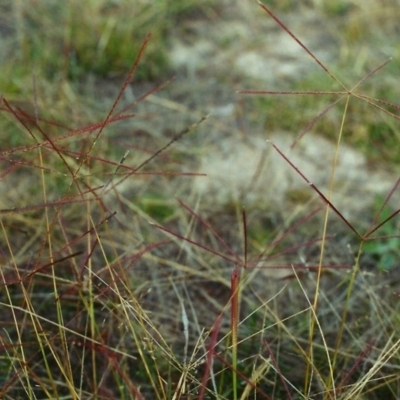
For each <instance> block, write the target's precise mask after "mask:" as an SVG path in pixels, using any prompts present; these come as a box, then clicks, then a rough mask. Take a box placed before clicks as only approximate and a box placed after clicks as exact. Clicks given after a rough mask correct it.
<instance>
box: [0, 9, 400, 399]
mask: <svg viewBox="0 0 400 400" xmlns="http://www.w3.org/2000/svg"><path fill="white" fill-rule="evenodd" d="M13 4H14V3H13ZM32 4H33V3H32ZM138 4H140V7H141V8H140V9H138V11H137V12H138V14H137V15H136V14H135V21H136V22H137V25H136V26H135V25H134V24H132V23H131V21H130V20H129V19H128V18H125V15H126V14H127V13H128V11H129V4H127V3H124V2H113V3H112V2H106V1H99V2H89V1H88V2H83V3H82V2H70V3H65V4H64V3H60V4H57V5H54V4H53V3H51V2H43V3H39V4H37V8H33V9H28V8H27V7H28V6H27V5H25V3H22V2H15V5H12V6H11V5H10V7H14V8H10V9H7V10H6V11H7V12H9V13H11V12H13V13H14V14H12V15H13V18H15V21H16V22H17V23H16V28H15V31H13V32H11V33H10V36H9V38H8V39H9V41H10V43H14V42H13V41H14V40H17V42H18V43H19V44H20V47H19V52H17V53H18V54H17V53H16V54H15V56H14V55H13V57H10V58H9V59H7V60H6V61H4V65H5V71H8V72H7V73H5V74H3V75H2V78H1V79H2V81H1V82H0V88H1V91H2V97H1V105H0V107H1V108H0V110H1V114H2V118H1V128H2V131H1V132H2V133H1V135H2V143H3V144H2V146H1V151H0V154H1V161H0V163H1V173H0V188H1V193H2V197H1V199H0V228H1V233H0V267H1V268H0V286H1V289H0V307H1V315H2V319H1V322H0V325H1V330H0V382H1V385H0V386H1V389H0V397H1V398H4V399H25V398H28V399H148V398H151V399H153V398H154V399H192V398H198V399H211V398H218V399H221V400H222V399H247V398H248V399H250V398H257V399H258V398H260V399H281V398H288V399H381V398H397V397H399V389H398V386H399V379H398V375H399V374H398V369H399V368H398V364H399V356H398V354H399V351H398V350H399V347H400V340H399V335H398V333H397V332H398V330H399V326H400V321H399V296H400V294H399V292H398V291H397V288H396V283H397V281H398V271H397V260H398V251H397V244H398V240H399V235H398V234H397V230H398V226H397V218H398V211H399V210H398V209H396V208H393V204H396V202H395V199H396V190H397V184H396V181H393V186H392V188H393V189H392V191H390V192H389V193H387V194H386V195H385V196H383V197H377V196H374V199H375V200H374V201H375V205H374V207H372V209H371V210H363V217H362V218H351V217H348V216H347V215H346V213H345V212H344V211H343V210H341V209H339V208H337V207H336V206H335V204H333V203H332V201H331V196H332V193H335V191H336V190H337V189H336V187H335V186H334V176H335V168H336V161H335V162H334V164H333V165H329V163H328V162H325V163H324V166H325V168H326V171H325V172H326V174H327V176H328V178H327V180H328V182H329V184H330V186H329V190H328V191H327V192H324V191H322V189H320V188H319V187H318V186H317V185H315V184H314V183H312V182H310V181H309V179H310V178H309V177H307V176H305V175H304V173H303V171H302V170H301V169H299V168H297V166H296V165H294V164H293V162H292V160H291V156H290V154H286V153H285V152H284V151H283V150H282V149H280V148H279V146H278V145H276V144H275V143H271V144H270V145H271V147H272V148H273V150H274V152H275V153H276V154H277V155H279V157H280V158H281V159H282V161H283V163H284V164H285V166H286V167H287V168H289V169H291V170H293V172H294V173H295V175H296V179H298V180H299V181H304V182H305V183H306V184H307V186H308V188H307V191H308V192H307V194H305V195H304V196H302V197H301V199H299V198H298V197H296V196H295V197H296V199H292V201H290V199H289V201H288V202H287V203H285V204H284V205H283V206H282V209H279V210H277V209H273V208H272V206H271V207H270V206H269V205H268V204H258V205H252V206H251V207H250V206H249V207H247V206H246V207H243V204H241V202H240V201H237V200H235V199H231V200H230V201H229V203H227V204H226V203H225V204H218V203H217V202H216V201H215V200H214V199H213V198H204V197H203V198H201V197H200V196H199V195H197V194H193V192H192V189H193V188H192V184H191V182H192V180H193V179H197V178H198V177H197V175H199V174H201V171H199V172H198V171H197V169H196V162H195V160H194V159H195V158H196V157H197V156H198V154H201V152H202V151H203V152H209V151H211V149H210V148H208V147H205V148H204V150H202V149H201V147H202V146H203V145H204V146H206V145H207V135H206V134H207V133H209V132H214V131H216V130H217V129H220V128H221V127H222V128H223V129H224V131H225V132H226V131H228V132H230V131H229V129H228V128H227V127H226V126H224V122H219V121H216V120H217V117H212V116H211V117H208V118H207V115H206V113H203V112H202V111H200V110H195V111H193V110H191V109H190V108H191V107H190V106H187V107H185V105H184V104H183V105H181V104H179V103H178V101H177V99H176V98H175V97H174V92H173V90H172V89H170V88H171V87H173V85H174V82H169V81H168V79H169V78H170V77H169V76H168V74H166V73H165V71H168V69H169V68H170V67H169V66H168V59H167V58H168V57H167V53H165V54H164V53H163V52H162V49H163V47H164V46H165V47H166V46H168V38H169V37H171V35H173V34H176V32H177V31H178V33H179V27H177V26H173V24H172V23H171V21H192V20H194V21H196V18H216V15H218V13H219V12H220V7H222V6H221V5H217V4H215V3H213V2H211V1H210V2H207V3H204V5H202V6H201V7H200V6H199V5H196V2H185V3H183V2H176V3H174V4H175V7H176V8H171V4H170V3H169V2H163V1H159V2H155V3H152V4H150V3H147V2H145V1H143V2H138ZM340 4H341V5H340V6H335V5H334V4H333V3H332V5H331V6H327V5H325V6H324V7H322V6H321V5H319V6H318V5H316V9H320V11H321V12H322V13H330V14H332V15H333V17H334V18H338V20H340V18H343V15H344V16H349V17H353V14H351V13H352V8H351V6H348V5H346V4H345V2H341V3H340ZM138 7H139V6H138ZM254 7H255V8H256V5H254ZM277 7H278V5H277V4H275V5H274V8H273V10H272V11H271V9H272V7H271V9H270V8H267V6H264V5H262V6H261V9H260V11H262V12H263V13H264V18H271V19H272V20H273V21H275V23H277V26H279V27H280V29H282V30H283V31H284V32H286V33H287V34H289V35H291V36H292V38H293V40H297V41H299V42H300V43H301V46H302V48H303V51H304V53H305V54H307V53H308V54H309V55H311V56H312V57H313V60H314V62H315V63H316V64H317V66H319V67H322V68H321V71H322V74H319V75H318V79H316V78H315V77H316V76H317V75H311V76H309V77H306V78H305V79H304V80H302V81H301V82H296V83H294V84H293V85H294V86H291V87H290V88H289V89H288V88H284V89H283V90H266V91H264V90H253V89H252V88H249V89H247V90H242V91H241V93H240V94H239V96H240V99H245V100H240V101H248V103H246V105H244V106H243V109H240V110H239V112H242V111H246V112H248V114H246V113H245V114H244V115H242V114H240V118H239V115H236V116H235V117H238V118H237V119H238V121H239V120H241V119H245V118H248V124H249V126H254V125H251V123H252V119H255V118H257V115H259V114H260V111H261V112H265V113H266V114H267V115H268V118H266V124H267V125H266V126H267V127H268V128H269V129H274V130H275V129H286V130H291V131H294V132H295V134H296V135H298V139H299V140H301V136H305V135H307V134H308V133H310V132H311V131H318V132H319V133H320V134H322V135H324V136H325V137H328V138H330V140H334V141H335V146H334V151H335V152H337V154H340V152H341V148H342V147H341V146H342V145H343V143H345V144H350V145H353V146H356V147H357V148H359V149H361V151H363V152H364V153H365V154H366V155H367V156H368V158H369V160H371V162H373V163H377V162H382V160H385V162H386V163H387V164H386V165H387V168H388V169H390V168H395V167H396V163H397V161H398V154H397V150H396V147H397V146H396V144H397V136H396V135H397V130H398V128H397V126H398V119H399V117H398V109H399V106H397V105H396V104H394V100H393V99H394V98H395V97H396V88H394V87H393V86H390V85H389V84H388V83H387V82H388V81H387V78H385V68H386V66H385V67H384V66H383V64H384V63H385V61H386V59H380V61H379V63H376V64H375V65H374V66H373V67H371V68H369V69H367V70H365V71H363V74H361V76H357V78H354V77H353V72H349V77H350V78H351V79H354V80H353V81H352V83H350V84H348V83H346V84H344V83H342V81H341V78H340V75H341V69H342V68H343V69H344V67H342V66H341V65H340V68H339V70H338V71H335V72H334V73H332V72H331V71H333V69H331V67H330V66H327V65H326V64H325V63H322V62H321V61H320V60H319V59H318V55H317V54H314V53H312V52H311V50H310V49H309V47H307V46H306V45H305V44H303V43H302V42H301V38H300V36H299V35H297V34H294V33H293V32H292V31H291V30H290V28H289V27H286V26H285V25H283V23H282V22H281V18H280V17H278V15H279V11H280V10H283V12H287V10H290V2H283V3H282V8H281V9H278V8H277ZM318 7H319V8H318ZM387 7H388V9H390V7H391V6H390V5H388V6H387ZM275 9H277V11H275ZM348 13H350V14H348ZM10 15H11V14H10ZM50 15H51V16H52V17H51V18H50ZM322 15H326V14H322ZM382 15H384V13H383V11H382V13H379V18H381V17H382ZM42 17H43V18H42ZM39 22H40V24H42V26H39ZM352 23H353V24H354V26H355V27H353V28H352V29H349V32H347V31H345V30H343V34H344V35H348V36H346V38H347V39H350V38H351V36H350V35H352V34H354V32H355V31H356V30H357V29H358V30H359V29H361V23H360V22H359V21H356V20H353V22H352ZM356 24H359V25H357V26H356ZM183 25H184V24H183ZM137 26H139V27H140V29H139V28H138V27H137ZM82 27H85V29H82ZM150 27H151V30H152V33H153V35H152V37H151V38H150V36H146V35H147V33H148V32H146V31H148V30H149V29H150ZM50 28H52V29H50ZM356 28H357V29H356ZM82 32H90V33H91V34H90V35H86V34H83V33H82ZM132 35H133V37H134V42H135V44H134V45H132V47H130V45H129V44H130V43H132ZM136 35H137V36H136ZM71 38H76V40H71ZM265 40H267V38H266V39H265ZM65 52H67V53H65ZM66 54H68V56H67V55H66ZM394 62H395V63H396V61H394ZM390 64H391V63H389V64H388V65H387V67H388V68H393V67H391V66H390ZM31 65H34V66H35V68H34V70H33V71H31V70H30V66H31ZM377 66H382V68H376V67H377ZM335 67H336V66H335ZM367 67H369V66H367V65H366V66H365V68H367ZM392 71H394V72H396V70H395V69H394V70H391V72H392ZM123 72H124V73H126V75H127V76H126V78H124V79H123V80H122V79H121V78H120V74H122V73H123ZM363 76H364V77H365V80H364V81H363V82H362V83H360V85H359V86H357V87H356V88H355V89H353V88H354V86H355V84H356V83H357V82H359V81H360V80H361V79H362V78H363ZM379 77H382V78H379ZM350 78H349V80H350ZM225 79H227V78H225ZM113 80H116V81H117V83H116V84H114V85H111V86H110V87H109V88H108V89H107V88H106V85H107V82H109V81H113ZM85 81H88V82H89V83H87V82H86V83H85ZM389 81H390V80H389ZM90 82H92V83H90ZM160 82H165V84H164V83H162V84H160ZM371 82H377V83H374V84H370V83H371ZM100 84H101V86H102V87H101V89H104V90H105V91H107V90H109V91H110V95H109V96H106V97H107V99H106V100H104V103H101V102H100V101H99V102H96V101H95V100H96V99H97V98H99V99H101V98H102V97H101V96H100V95H99V93H100V92H94V94H93V97H92V98H88V97H87V96H88V94H87V93H88V92H90V91H91V90H93V91H95V87H96V85H97V86H98V85H100ZM200 84H201V82H200ZM85 85H87V86H85ZM241 86H242V87H243V86H245V84H243V85H241ZM258 87H260V85H259V86H258ZM194 90H195V85H194V84H193V86H192V87H191V88H190V89H189V92H190V93H191V94H193V92H194ZM232 91H233V89H232ZM300 92H303V93H300ZM304 92H307V93H304ZM327 92H329V93H327ZM165 93H172V99H168V97H167V96H166V95H165ZM179 96H181V93H179V95H177V96H176V97H179ZM367 96H368V97H367ZM32 99H33V100H32ZM251 99H254V101H251ZM335 101H338V103H335V104H334V102H335ZM89 106H90V107H89ZM92 107H93V108H92ZM167 114H172V121H173V123H174V124H173V129H172V130H171V129H168V128H167V127H166V126H163V125H164V124H167V122H165V121H171V119H170V120H168V119H165V120H164V119H163V118H167V117H166V115H167ZM160 117H162V118H161V122H159V119H160ZM170 118H171V117H170ZM221 119H222V118H221ZM279 122H281V124H280V123H279ZM204 143H205V144H204ZM377 143H379V144H380V145H379V146H377V145H376V144H377ZM335 160H336V159H335ZM238 162H240V159H239V160H238ZM243 168H245V167H243ZM193 171H194V172H193ZM272 173H274V172H272ZM251 189H252V188H251V187H249V189H248V190H249V191H251ZM267 190H270V191H272V190H273V188H267ZM354 202H357V198H354ZM266 203H268V202H267V201H266Z"/></svg>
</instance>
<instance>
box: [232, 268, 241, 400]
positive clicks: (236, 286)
mask: <svg viewBox="0 0 400 400" xmlns="http://www.w3.org/2000/svg"><path fill="white" fill-rule="evenodd" d="M239 290H240V272H239V268H238V267H237V266H235V268H234V269H233V271H232V274H231V341H232V366H233V369H232V389H233V399H234V400H237V398H238V393H237V374H236V370H237V362H238V359H237V350H238V326H239V297H240V292H239Z"/></svg>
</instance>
